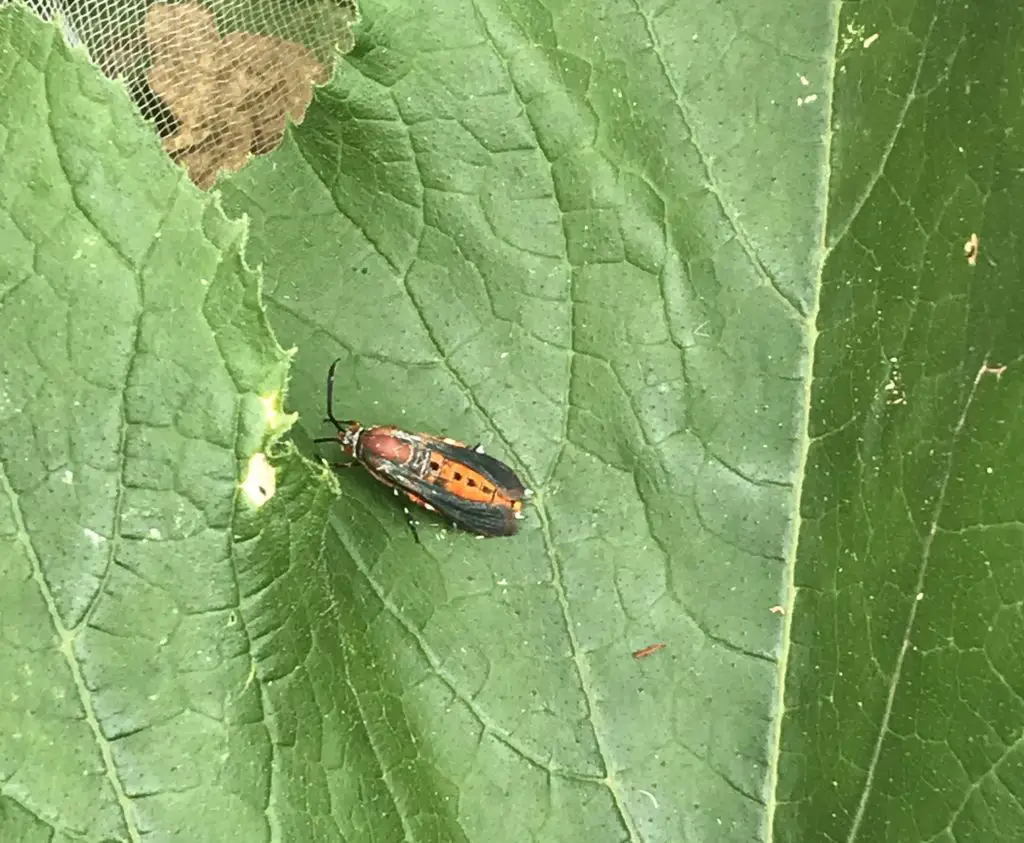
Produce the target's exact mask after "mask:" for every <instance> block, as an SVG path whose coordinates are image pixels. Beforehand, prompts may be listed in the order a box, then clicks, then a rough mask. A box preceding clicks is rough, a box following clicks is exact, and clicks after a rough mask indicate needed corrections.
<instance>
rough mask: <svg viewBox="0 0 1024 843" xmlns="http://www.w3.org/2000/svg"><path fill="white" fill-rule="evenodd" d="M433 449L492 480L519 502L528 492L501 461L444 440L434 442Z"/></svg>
mask: <svg viewBox="0 0 1024 843" xmlns="http://www.w3.org/2000/svg"><path fill="white" fill-rule="evenodd" d="M431 447H433V449H434V450H435V451H437V452H438V453H440V454H442V455H443V456H445V457H447V458H448V459H450V460H452V461H453V462H459V463H462V464H463V465H465V466H468V467H469V468H472V469H474V470H476V471H479V472H480V473H481V474H483V475H484V476H485V477H488V478H490V481H491V482H492V483H494V485H495V486H497V487H498V488H499V489H502V490H504V492H505V493H506V494H507V495H508V496H509V497H510V498H512V499H514V500H519V499H521V498H522V497H523V493H524V492H525V491H526V489H525V487H524V486H523V481H522V480H520V479H519V478H518V477H517V476H516V473H515V472H514V471H513V470H512V469H511V468H509V467H508V466H507V465H505V463H503V462H502V461H501V460H496V459H495V458H494V457H492V456H490V455H488V454H484V453H481V452H480V451H477V450H474V449H473V448H467V447H466V446H465V445H455V444H452V443H451V442H445V441H444V440H443V439H438V440H436V441H434V442H432V443H431Z"/></svg>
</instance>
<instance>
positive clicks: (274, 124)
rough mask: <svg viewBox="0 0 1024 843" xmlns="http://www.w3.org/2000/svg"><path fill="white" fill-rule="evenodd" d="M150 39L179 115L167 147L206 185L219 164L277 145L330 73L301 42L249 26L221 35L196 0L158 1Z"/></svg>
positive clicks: (162, 86) (234, 163)
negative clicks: (192, 0)
mask: <svg viewBox="0 0 1024 843" xmlns="http://www.w3.org/2000/svg"><path fill="white" fill-rule="evenodd" d="M146 40H147V42H148V44H149V51H150V54H151V56H152V66H151V67H150V68H149V70H148V71H147V74H146V77H147V79H148V81H149V85H150V87H151V88H152V89H153V92H154V93H155V94H156V95H157V96H159V97H160V98H161V99H162V100H163V101H164V103H165V104H166V105H167V107H168V108H169V109H170V110H171V112H172V113H173V114H174V117H175V119H176V120H177V121H178V130H177V131H176V132H175V133H174V134H173V135H171V136H170V137H168V138H165V139H164V149H166V150H167V152H168V154H169V155H170V156H171V157H172V158H174V160H175V161H177V162H179V163H182V164H184V165H185V166H186V167H187V168H188V173H189V177H190V178H191V179H192V181H193V182H195V184H196V185H198V186H199V187H201V188H203V189H204V190H205V189H207V188H209V187H211V186H212V185H213V183H214V181H215V180H216V178H217V173H218V171H219V170H239V169H241V168H242V167H243V166H244V165H245V162H246V161H247V160H248V159H249V156H250V155H259V154H261V153H264V152H269V151H270V150H271V149H273V148H274V147H275V146H277V144H278V143H280V141H281V138H282V137H283V135H284V127H285V122H286V118H290V119H291V120H292V121H293V122H296V123H298V122H301V121H302V118H303V117H304V116H305V113H306V108H307V107H308V106H309V103H310V100H311V99H312V97H313V83H318V84H322V83H324V82H326V81H327V71H326V69H325V68H324V67H323V65H321V64H320V63H319V62H318V61H317V60H316V58H315V57H314V56H313V54H312V52H310V51H309V50H308V49H307V48H306V47H305V46H303V45H302V44H296V43H293V42H291V41H285V40H283V39H281V38H275V37H273V36H269V35H253V34H250V33H248V32H232V33H230V34H229V35H227V36H226V37H225V38H221V37H220V34H219V33H218V32H217V26H216V22H215V21H214V17H213V13H212V12H210V11H208V10H207V9H205V8H203V7H202V6H199V5H196V4H194V3H178V4H167V3H154V4H153V5H151V6H150V7H149V9H148V10H147V12H146Z"/></svg>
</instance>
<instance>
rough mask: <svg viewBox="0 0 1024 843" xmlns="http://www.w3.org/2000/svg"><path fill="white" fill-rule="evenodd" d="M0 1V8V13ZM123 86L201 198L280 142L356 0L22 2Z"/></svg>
mask: <svg viewBox="0 0 1024 843" xmlns="http://www.w3.org/2000/svg"><path fill="white" fill-rule="evenodd" d="M3 2H4V0H0V4H2V3H3ZM26 2H28V5H29V6H30V7H31V8H33V9H34V10H35V11H36V12H37V13H38V14H39V15H41V16H42V17H44V18H46V19H48V20H50V19H54V20H58V21H59V23H60V25H61V27H62V28H63V30H64V34H65V37H66V38H67V39H68V41H69V42H71V43H72V44H76V45H81V46H83V47H84V48H85V49H86V50H87V52H88V53H89V56H90V57H91V59H92V60H93V62H95V63H96V64H97V65H98V66H99V68H100V69H101V70H102V71H103V72H104V73H105V74H106V75H107V76H110V77H111V78H114V79H120V80H122V81H123V82H124V83H125V84H126V85H127V87H128V90H129V92H130V93H131V95H132V98H133V99H134V100H135V101H136V103H138V105H139V107H140V109H141V110H142V113H143V114H144V115H145V116H146V117H147V118H149V119H150V120H152V121H153V123H154V124H155V125H156V128H157V131H158V132H159V133H160V137H161V138H162V140H163V145H164V148H165V149H166V150H167V152H168V154H170V155H171V157H173V158H174V159H175V160H176V161H178V162H179V163H181V164H183V165H184V166H185V167H186V168H187V169H188V173H189V176H190V178H191V179H192V181H194V182H195V183H196V184H197V185H199V186H200V187H202V188H208V187H210V186H211V185H212V184H213V182H214V180H215V179H216V177H217V172H218V171H219V170H222V169H223V170H237V169H239V168H241V167H242V166H243V165H244V164H245V162H246V161H247V160H248V158H249V156H250V155H259V154H262V153H265V152H269V151H270V150H271V149H273V148H274V147H275V146H277V144H278V143H279V142H280V140H281V137H282V135H283V133H284V127H285V120H286V118H288V119H290V120H291V121H292V122H299V121H300V120H301V119H302V117H303V115H304V114H305V112H306V107H307V106H308V105H309V101H310V99H311V97H312V91H313V88H312V86H313V84H314V83H316V84H322V83H323V82H325V81H327V79H328V78H330V75H331V71H332V69H333V62H334V58H335V56H336V55H338V53H347V52H349V51H350V50H351V49H352V47H353V46H354V43H355V39H354V36H353V34H352V25H353V24H354V23H356V22H358V20H359V10H358V7H357V6H356V2H355V0H199V2H190V3H164V2H154V0H26Z"/></svg>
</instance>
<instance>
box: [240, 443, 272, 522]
mask: <svg viewBox="0 0 1024 843" xmlns="http://www.w3.org/2000/svg"><path fill="white" fill-rule="evenodd" d="M242 491H243V492H244V493H245V496H246V497H247V498H248V499H249V502H250V503H251V504H252V505H253V506H255V507H256V508H257V509H258V508H259V507H261V506H263V504H265V503H266V502H267V501H268V500H270V499H271V498H272V497H274V493H275V492H276V491H277V471H276V470H275V469H274V467H273V466H272V465H271V464H270V461H269V460H268V459H267V456H266V454H264V453H263V452H262V451H261V452H260V453H258V454H253V455H252V457H251V458H250V459H249V470H248V471H247V472H246V474H245V480H243V481H242Z"/></svg>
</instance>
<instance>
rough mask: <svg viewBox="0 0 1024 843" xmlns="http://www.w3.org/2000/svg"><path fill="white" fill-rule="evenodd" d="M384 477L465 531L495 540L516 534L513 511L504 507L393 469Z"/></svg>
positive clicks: (517, 525)
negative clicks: (452, 491)
mask: <svg viewBox="0 0 1024 843" xmlns="http://www.w3.org/2000/svg"><path fill="white" fill-rule="evenodd" d="M387 476H388V481H389V482H390V483H391V484H392V485H394V486H396V487H397V488H398V489H400V490H401V491H403V492H408V493H409V494H412V495H415V496H416V497H417V498H420V499H421V500H424V501H426V502H427V503H429V504H430V506H431V507H433V508H434V510H435V511H436V512H437V513H438V514H439V515H442V516H443V517H445V518H447V519H448V520H449V521H451V522H452V523H453V524H454V525H455V526H456V527H459V528H461V529H463V530H466V531H467V532H470V533H476V534H477V535H480V536H492V537H496V536H512V535H515V533H516V531H517V530H518V529H519V521H518V519H517V518H516V515H515V511H514V510H512V509H511V508H509V507H507V506H499V505H497V504H493V503H485V502H483V501H469V500H466V499H465V498H460V497H459V496H458V495H454V494H452V493H451V492H448V491H445V490H444V489H443V488H441V487H439V486H435V485H434V484H433V483H429V482H427V481H426V480H423V479H421V478H419V477H416V476H415V475H411V474H407V473H404V472H402V471H395V470H392V471H390V472H387Z"/></svg>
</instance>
